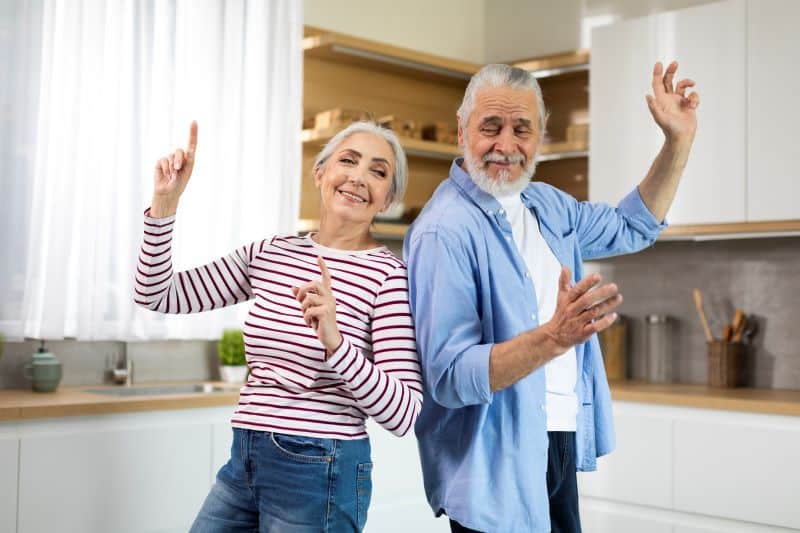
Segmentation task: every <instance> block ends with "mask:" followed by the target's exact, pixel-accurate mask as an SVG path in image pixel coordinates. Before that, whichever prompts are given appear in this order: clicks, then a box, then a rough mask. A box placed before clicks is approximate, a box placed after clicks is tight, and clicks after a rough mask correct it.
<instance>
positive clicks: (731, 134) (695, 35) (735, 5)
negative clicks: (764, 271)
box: [589, 0, 777, 225]
mask: <svg viewBox="0 0 800 533" xmlns="http://www.w3.org/2000/svg"><path fill="white" fill-rule="evenodd" d="M745 30H746V5H745V1H744V0H729V1H726V2H720V3H714V4H708V5H703V6H700V7H695V8H691V9H684V10H681V11H674V12H669V13H662V14H657V15H652V16H649V17H644V18H639V19H632V20H627V21H624V22H621V23H619V24H613V25H610V26H605V27H601V28H598V29H596V30H595V31H594V32H593V34H592V59H591V72H592V75H591V82H590V89H591V90H590V95H591V96H590V106H589V108H590V117H591V118H590V122H591V124H592V128H591V133H590V146H591V156H590V162H589V175H590V176H591V179H590V180H589V198H590V200H592V201H599V202H606V203H610V204H612V205H616V203H617V202H619V200H620V199H621V198H622V197H623V196H624V195H625V194H627V193H628V192H630V191H631V190H632V189H633V188H634V187H635V186H636V185H637V184H638V183H639V182H640V181H641V180H642V178H643V177H644V176H645V175H646V174H647V172H648V170H649V168H650V164H651V163H652V161H653V159H654V157H655V156H656V154H657V153H658V152H659V150H660V148H661V146H662V144H663V139H664V136H663V133H662V132H661V130H660V129H659V128H658V126H657V125H656V124H655V122H654V121H653V119H652V117H651V115H650V111H649V109H648V107H647V103H646V101H645V95H646V94H647V93H649V92H651V91H652V88H651V81H652V69H653V65H654V64H655V63H656V62H657V61H662V62H664V63H665V64H666V63H668V62H669V61H671V60H673V59H676V60H678V62H679V67H678V76H677V79H682V78H690V79H693V80H695V81H696V82H697V91H698V93H699V94H700V97H701V101H700V107H699V108H698V112H697V115H698V129H697V136H696V138H695V143H694V146H693V148H692V153H691V156H690V158H689V162H688V164H687V167H686V169H685V172H684V174H683V178H682V179H681V184H680V187H679V188H678V193H677V195H676V198H675V201H674V203H673V205H672V208H671V209H670V211H669V213H668V215H667V220H668V221H669V222H670V223H671V224H678V225H687V224H713V223H731V222H742V221H744V220H745V217H746V214H747V201H746V191H747V183H746V172H745V170H746V168H747V164H746V163H747V158H746V155H747V145H746V141H747V135H746V116H747V115H746V98H747V97H746V85H745V80H746V78H747V75H746V58H747V50H746V40H745V38H744V36H745ZM677 79H676V80H675V81H677ZM776 105H777V104H776Z"/></svg>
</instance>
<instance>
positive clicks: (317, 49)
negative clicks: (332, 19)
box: [303, 28, 480, 84]
mask: <svg viewBox="0 0 800 533" xmlns="http://www.w3.org/2000/svg"><path fill="white" fill-rule="evenodd" d="M305 35H306V36H305V37H304V38H303V50H304V53H305V55H306V56H307V57H315V58H320V59H326V60H330V61H337V62H340V63H349V64H355V65H361V66H364V67H368V68H372V69H378V70H383V71H388V72H400V73H404V74H409V75H419V74H424V75H425V77H426V78H431V77H435V78H438V79H440V80H449V81H457V82H458V83H461V84H463V82H464V81H466V80H468V79H469V78H470V77H471V76H472V75H473V74H475V73H476V72H477V71H478V69H479V68H480V66H479V65H477V64H475V63H469V62H466V61H459V60H456V59H448V58H444V57H440V56H435V55H433V54H426V53H424V52H417V51H415V50H409V49H407V48H401V47H399V46H392V45H388V44H384V43H379V42H375V41H369V40H367V39H361V38H358V37H352V36H349V35H344V34H341V33H335V32H324V33H323V32H322V31H321V30H320V29H319V28H306V31H305Z"/></svg>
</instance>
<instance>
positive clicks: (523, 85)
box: [456, 63, 547, 136]
mask: <svg viewBox="0 0 800 533" xmlns="http://www.w3.org/2000/svg"><path fill="white" fill-rule="evenodd" d="M489 87H510V88H512V89H519V90H523V91H531V92H532V93H533V94H534V95H535V96H536V105H537V107H538V108H539V134H540V135H542V136H544V132H545V125H546V124H547V110H546V109H545V108H544V99H543V98H542V89H541V88H540V87H539V82H538V81H536V76H534V75H533V74H531V73H530V72H528V71H527V70H525V69H521V68H518V67H512V66H510V65H503V64H500V63H493V64H490V65H486V66H484V67H483V68H481V69H480V70H479V71H478V72H476V73H475V74H474V75H473V76H472V79H470V80H469V85H467V90H466V91H465V92H464V99H463V100H462V101H461V107H459V108H458V111H456V115H457V116H458V120H459V121H460V122H461V126H462V127H463V128H466V127H467V122H469V117H470V115H472V108H473V106H474V105H475V95H476V94H477V93H478V91H480V90H481V89H486V88H489Z"/></svg>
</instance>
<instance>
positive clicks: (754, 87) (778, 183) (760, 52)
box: [747, 0, 800, 221]
mask: <svg viewBox="0 0 800 533" xmlns="http://www.w3.org/2000/svg"><path fill="white" fill-rule="evenodd" d="M798 22H800V2H797V0H758V1H752V0H751V1H750V2H749V4H748V10H747V42H748V46H747V126H748V146H747V191H748V202H747V218H748V220H750V221H763V220H790V219H800V201H798V200H800V150H798V149H797V138H798V133H797V125H798V124H800V107H798V105H797V95H798V94H800V71H798V69H797V65H796V64H797V61H796V55H797V46H798V44H800V39H798V37H797V23H798Z"/></svg>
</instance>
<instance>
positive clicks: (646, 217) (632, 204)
mask: <svg viewBox="0 0 800 533" xmlns="http://www.w3.org/2000/svg"><path fill="white" fill-rule="evenodd" d="M617 210H618V211H619V212H620V213H622V214H623V215H624V216H625V218H626V219H627V220H628V222H629V223H631V225H632V226H634V227H635V228H636V229H637V230H639V231H640V232H641V233H643V234H645V235H647V236H649V237H650V238H653V239H654V238H656V237H657V236H658V234H659V233H661V232H662V231H663V230H664V229H665V228H666V227H667V226H668V225H669V224H668V223H667V219H666V218H665V219H664V221H663V222H659V221H658V220H656V217H655V216H654V215H653V213H651V212H650V210H649V209H648V208H647V206H646V205H645V203H644V200H642V195H641V194H640V193H639V187H638V186H636V187H634V188H633V190H632V191H631V192H630V193H629V194H628V195H627V196H625V198H623V199H622V201H620V203H619V205H618V206H617Z"/></svg>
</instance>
